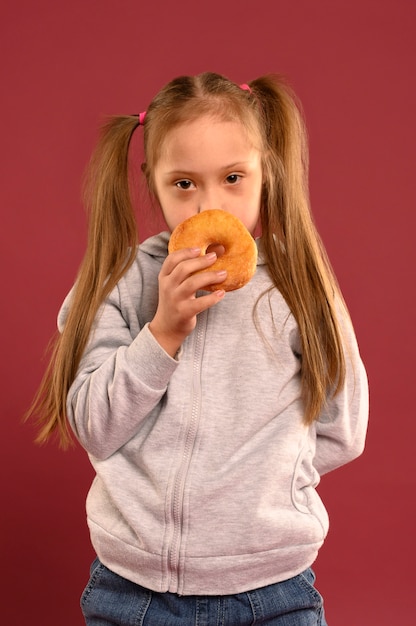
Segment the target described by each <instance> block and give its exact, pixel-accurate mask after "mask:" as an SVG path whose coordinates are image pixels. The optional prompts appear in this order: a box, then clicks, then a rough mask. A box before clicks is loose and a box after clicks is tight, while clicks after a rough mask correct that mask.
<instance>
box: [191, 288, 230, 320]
mask: <svg viewBox="0 0 416 626" xmlns="http://www.w3.org/2000/svg"><path fill="white" fill-rule="evenodd" d="M224 296H225V291H224V289H217V290H216V291H213V292H212V293H209V294H207V295H203V296H200V297H199V298H195V299H194V300H192V301H190V303H189V307H190V309H191V311H192V315H198V314H199V313H202V311H205V310H206V309H209V308H211V307H212V306H215V305H216V304H218V302H220V301H221V300H222V299H223V297H224Z"/></svg>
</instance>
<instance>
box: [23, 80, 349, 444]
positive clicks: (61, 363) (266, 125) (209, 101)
mask: <svg viewBox="0 0 416 626" xmlns="http://www.w3.org/2000/svg"><path fill="white" fill-rule="evenodd" d="M249 87H250V89H249V90H242V89H241V88H240V87H238V86H237V85H236V84H235V83H233V82H231V81H229V80H228V79H227V78H225V77H223V76H220V75H218V74H213V73H208V72H207V73H204V74H201V75H199V76H195V77H192V76H183V77H179V78H176V79H174V80H173V81H171V82H170V83H169V84H168V85H166V87H164V88H163V89H162V90H161V91H160V92H159V94H157V96H156V97H155V98H154V99H153V101H152V103H151V104H150V106H149V108H148V110H147V114H146V119H145V123H144V154H145V163H144V164H143V166H142V169H143V172H144V174H145V177H146V180H147V183H148V187H149V189H150V191H151V192H152V193H153V194H154V195H155V192H156V190H155V187H154V181H153V172H154V168H155V164H156V163H157V161H158V158H159V156H160V150H161V146H162V144H163V139H164V137H165V136H166V133H167V132H168V131H169V130H171V129H172V128H173V127H175V126H176V125H178V124H182V123H185V122H186V121H188V120H191V119H195V118H197V117H198V116H200V115H204V114H210V115H214V116H217V117H219V118H220V119H225V120H238V121H239V122H241V123H242V124H243V125H244V126H245V127H246V128H247V130H248V131H249V132H250V133H251V135H252V136H253V137H255V138H256V141H259V142H260V148H261V150H262V167H263V176H264V183H263V195H262V204H261V226H262V236H263V245H264V255H265V260H266V263H267V265H268V269H269V273H270V276H271V278H272V281H273V284H274V286H275V287H277V289H279V290H280V292H281V293H282V295H283V297H284V298H285V300H286V302H287V304H288V306H289V308H290V309H291V311H292V313H293V315H294V317H295V319H296V321H297V323H298V326H299V331H300V337H301V341H302V370H301V371H302V373H301V376H302V394H303V399H304V406H305V423H307V424H310V423H312V422H313V421H314V420H315V419H317V418H318V417H319V413H320V411H321V409H322V407H323V405H324V403H325V401H326V398H327V396H328V394H329V393H334V394H335V393H337V392H338V391H339V389H341V387H342V385H343V384H344V379H345V358H344V352H343V343H342V336H341V331H340V328H339V325H338V322H337V312H336V301H338V302H339V303H340V304H341V306H343V301H342V297H341V294H340V293H339V289H338V286H337V282H336V279H335V277H334V274H333V272H332V270H331V267H330V264H329V262H328V259H327V256H326V253H325V250H324V247H323V245H322V243H321V240H320V238H319V235H318V233H317V231H316V228H315V226H314V223H313V220H312V217H311V212H310V207H309V194H308V147H307V136H306V130H305V125H304V122H303V115H302V112H301V107H300V105H299V103H298V102H297V100H296V97H295V95H294V93H293V92H292V90H291V89H290V88H289V86H288V85H287V84H286V82H285V81H284V80H283V79H282V78H281V77H279V76H275V75H273V76H263V77H261V78H258V79H256V80H254V81H252V82H251V83H249ZM138 125H139V120H138V117H137V116H115V117H112V118H110V119H109V120H108V121H107V123H106V124H105V126H104V127H103V129H102V132H101V136H100V139H99V141H98V144H97V147H96V149H95V151H94V153H93V156H92V159H91V162H90V165H89V167H88V170H87V177H86V180H87V183H86V194H85V197H86V203H87V207H88V209H89V236H88V246H87V250H86V254H85V257H84V260H83V262H82V265H81V267H80V270H79V273H78V277H77V281H76V284H75V288H74V292H73V295H72V299H71V306H70V311H69V315H68V318H67V320H66V323H65V327H64V329H63V332H62V333H61V334H60V335H58V336H57V337H56V339H55V341H54V344H53V351H52V355H51V359H50V362H49V366H48V368H47V370H46V372H45V375H44V378H43V380H42V383H41V386H40V388H39V391H38V393H37V395H36V397H35V399H34V401H33V404H32V406H31V408H30V409H29V411H28V415H35V416H37V418H38V422H39V425H40V430H39V434H38V437H37V441H38V442H41V443H42V442H44V441H46V440H47V439H48V438H49V437H50V436H51V435H52V434H53V433H54V432H57V434H58V436H59V439H60V442H61V444H62V445H63V446H64V447H65V446H66V445H68V443H69V442H70V440H71V435H70V431H69V427H68V421H67V418H66V413H67V410H66V399H67V394H68V391H69V388H70V386H71V384H72V382H73V380H74V378H75V376H76V372H77V369H78V366H79V362H80V359H81V356H82V354H83V351H84V349H85V346H86V343H87V340H88V337H89V334H90V332H91V326H92V323H93V320H94V318H95V316H96V314H97V311H98V308H99V307H100V305H101V304H102V302H103V301H104V299H105V298H106V296H107V295H108V294H109V293H110V291H111V290H112V289H113V287H114V286H115V285H116V283H117V282H118V281H119V280H120V278H121V277H122V276H123V274H124V273H125V272H126V271H127V270H128V268H129V267H130V265H131V264H132V262H133V261H134V258H135V255H136V246H137V226H136V220H135V215H134V210H133V207H132V202H131V197H130V188H129V185H130V182H129V160H128V154H129V145H130V141H131V137H132V135H133V132H134V130H135V129H136V128H137V126H138Z"/></svg>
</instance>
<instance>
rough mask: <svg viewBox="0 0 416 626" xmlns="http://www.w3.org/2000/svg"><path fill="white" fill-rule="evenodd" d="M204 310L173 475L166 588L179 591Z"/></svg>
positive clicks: (198, 407)
mask: <svg viewBox="0 0 416 626" xmlns="http://www.w3.org/2000/svg"><path fill="white" fill-rule="evenodd" d="M207 315H208V312H207V311H203V312H202V313H200V314H199V315H198V319H197V326H196V328H195V331H194V349H193V363H192V392H191V398H192V400H191V408H190V411H189V419H188V424H187V428H186V432H185V435H184V445H183V451H182V459H181V462H180V465H179V468H178V471H177V474H176V477H175V482H174V488H173V496H172V519H173V535H172V543H171V548H170V551H169V568H170V585H169V591H171V592H174V593H180V589H181V587H182V585H181V577H182V574H183V572H182V571H181V566H180V556H181V543H182V533H183V504H184V494H185V487H186V481H187V477H188V471H189V466H190V464H191V459H192V454H193V451H194V446H195V440H196V436H197V433H198V426H199V417H200V410H201V365H202V355H203V350H204V336H205V329H206V323H207Z"/></svg>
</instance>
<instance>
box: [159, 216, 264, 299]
mask: <svg viewBox="0 0 416 626" xmlns="http://www.w3.org/2000/svg"><path fill="white" fill-rule="evenodd" d="M211 246H213V247H215V246H222V247H223V248H224V254H222V255H221V256H219V257H218V259H217V260H216V261H215V263H214V264H213V265H211V266H210V267H208V268H206V269H203V270H200V272H212V271H219V270H224V269H225V270H227V277H226V279H225V280H224V281H223V282H222V283H219V284H215V285H208V286H207V287H204V289H205V291H216V290H217V289H224V291H234V290H235V289H240V287H243V286H244V285H245V284H246V283H248V281H249V280H250V279H251V278H252V276H253V275H254V272H255V271H256V263H257V246H256V242H255V241H254V239H253V237H252V236H251V234H250V233H249V231H248V230H247V228H246V227H245V226H244V224H243V223H242V222H241V221H240V220H239V219H238V218H237V217H235V215H231V213H227V212H226V211H222V210H220V209H208V210H206V211H202V212H201V213H197V214H196V215H193V216H192V217H188V219H186V220H184V221H183V222H181V223H180V224H178V226H176V228H175V229H174V230H173V232H172V234H171V237H170V240H169V244H168V250H169V253H171V252H175V251H176V250H181V249H183V248H200V249H201V256H202V255H203V254H205V253H206V251H207V248H209V247H211ZM198 273H199V272H198Z"/></svg>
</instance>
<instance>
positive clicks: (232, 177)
mask: <svg viewBox="0 0 416 626" xmlns="http://www.w3.org/2000/svg"><path fill="white" fill-rule="evenodd" d="M240 179H241V176H240V175H239V174H229V175H228V176H227V178H226V179H225V180H226V181H227V183H228V184H229V185H235V184H236V183H238V182H239V181H240Z"/></svg>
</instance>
